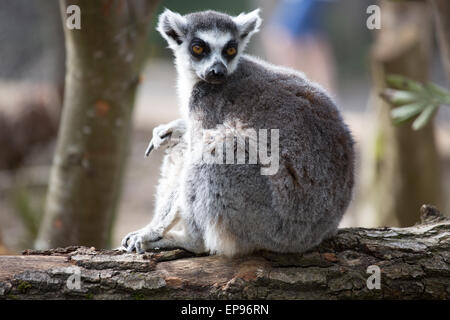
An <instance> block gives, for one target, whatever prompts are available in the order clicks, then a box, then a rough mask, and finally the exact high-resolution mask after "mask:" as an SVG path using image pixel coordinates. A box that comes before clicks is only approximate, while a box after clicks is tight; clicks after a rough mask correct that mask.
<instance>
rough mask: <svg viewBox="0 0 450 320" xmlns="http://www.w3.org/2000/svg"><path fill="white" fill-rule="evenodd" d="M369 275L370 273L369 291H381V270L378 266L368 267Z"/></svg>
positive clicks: (367, 282)
mask: <svg viewBox="0 0 450 320" xmlns="http://www.w3.org/2000/svg"><path fill="white" fill-rule="evenodd" d="M367 273H370V274H371V276H370V277H368V278H367V281H366V284H367V289H369V290H373V289H377V290H380V289H381V270H380V267H379V266H377V265H371V266H368V267H367Z"/></svg>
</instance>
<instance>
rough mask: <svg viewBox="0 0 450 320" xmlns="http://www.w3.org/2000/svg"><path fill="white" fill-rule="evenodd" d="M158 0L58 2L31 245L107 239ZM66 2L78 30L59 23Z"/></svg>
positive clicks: (99, 242) (104, 241)
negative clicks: (42, 171)
mask: <svg viewBox="0 0 450 320" xmlns="http://www.w3.org/2000/svg"><path fill="white" fill-rule="evenodd" d="M157 2H158V1H156V0H155V1H147V0H127V1H110V0H101V1H100V0H99V1H91V0H78V1H76V0H71V1H69V0H66V1H61V2H60V3H61V11H62V16H63V19H62V20H63V24H64V34H65V41H66V50H67V60H66V67H67V73H66V84H65V96H64V108H63V114H62V120H61V126H60V130H59V133H58V142H57V149H56V153H55V157H54V161H53V166H52V171H51V176H50V183H49V191H48V195H47V204H46V209H45V216H44V221H43V223H42V226H41V229H40V234H39V238H38V241H37V242H36V246H37V247H38V248H48V247H57V246H68V245H74V244H77V245H88V246H91V245H93V246H98V247H104V246H106V245H107V242H108V240H109V234H110V229H111V226H112V221H113V217H114V212H115V208H116V204H117V201H118V197H119V193H120V181H121V177H122V175H123V167H124V163H125V158H126V154H127V144H128V135H129V131H130V127H131V112H132V107H133V102H134V96H135V91H136V87H137V85H138V82H139V72H140V67H141V64H142V61H143V51H144V50H143V49H144V47H145V44H146V40H147V34H148V31H149V24H150V18H151V14H152V12H153V11H154V8H155V6H156V4H157ZM69 5H78V6H79V7H80V10H81V30H77V29H74V30H69V29H68V28H67V26H66V16H67V15H66V8H67V7H68V6H69Z"/></svg>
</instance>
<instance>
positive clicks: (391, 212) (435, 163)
mask: <svg viewBox="0 0 450 320" xmlns="http://www.w3.org/2000/svg"><path fill="white" fill-rule="evenodd" d="M381 14H382V28H381V30H379V31H378V33H377V35H376V41H375V44H374V47H373V50H372V55H371V63H372V79H373V100H372V101H371V103H372V107H373V110H374V111H375V113H376V119H377V121H376V128H375V132H374V135H373V137H374V138H373V140H374V141H373V142H372V144H371V149H370V150H367V152H365V154H364V155H363V156H364V159H363V170H362V172H363V175H364V180H365V183H364V184H365V187H364V189H363V190H365V191H364V192H365V194H364V195H362V196H363V197H362V198H363V199H364V202H365V203H369V205H370V206H372V208H373V209H372V210H371V211H369V212H370V214H371V215H373V216H374V217H375V216H376V217H377V219H378V221H373V222H372V223H373V224H374V225H389V226H402V227H405V226H410V225H412V224H414V222H415V221H417V219H418V216H417V210H418V208H420V205H421V204H422V203H432V204H435V205H437V206H438V207H441V208H443V206H444V201H443V197H442V181H441V173H440V170H441V169H440V165H441V164H440V160H439V157H438V154H437V149H436V143H435V138H434V125H433V123H432V122H430V123H429V124H428V125H427V126H426V127H424V128H423V129H421V130H419V131H414V130H412V129H411V125H410V123H406V124H403V125H400V126H394V125H393V123H392V119H391V114H390V112H391V109H392V106H391V105H389V104H388V103H386V102H385V101H384V100H383V99H381V97H380V93H381V92H383V91H384V89H385V88H386V76H387V75H390V74H398V75H403V76H406V77H408V78H411V79H414V80H418V81H426V80H427V79H428V71H429V70H428V69H429V65H430V57H431V49H432V46H431V41H432V32H431V14H430V10H429V6H428V3H426V2H424V3H421V2H408V3H394V2H390V1H381ZM375 213H376V215H375Z"/></svg>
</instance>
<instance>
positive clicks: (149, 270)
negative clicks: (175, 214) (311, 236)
mask: <svg viewBox="0 0 450 320" xmlns="http://www.w3.org/2000/svg"><path fill="white" fill-rule="evenodd" d="M422 212H423V217H424V218H423V221H422V222H423V223H422V224H420V225H417V226H414V227H410V228H404V229H399V228H378V229H363V228H349V229H341V230H339V233H338V235H337V236H336V237H334V238H333V239H330V240H327V241H325V242H324V243H322V244H321V245H319V246H318V247H317V248H315V249H314V250H312V251H309V252H307V253H304V254H276V253H270V252H260V253H258V254H254V255H252V256H249V257H241V258H233V259H230V258H223V257H218V256H198V257H193V255H192V254H190V253H188V252H186V251H182V250H173V251H162V252H148V253H146V254H144V255H138V254H134V253H131V254H130V253H121V252H119V251H107V250H95V249H94V248H87V247H69V248H60V249H52V250H47V251H25V252H24V254H25V256H3V257H0V299H74V298H79V299H449V298H450V219H448V218H444V217H443V216H442V215H440V214H439V212H438V211H437V210H436V209H435V208H433V207H429V206H423V207H422ZM369 267H370V268H369ZM376 267H379V270H380V273H379V275H380V278H379V279H380V287H379V289H377V288H376V287H375V288H373V287H370V288H371V289H369V286H368V285H367V284H368V283H370V284H373V283H376V282H372V279H369V277H372V276H374V275H375V274H372V273H373V271H372V272H368V269H369V270H371V269H372V268H376Z"/></svg>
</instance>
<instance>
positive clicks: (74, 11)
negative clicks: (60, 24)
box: [66, 4, 81, 30]
mask: <svg viewBox="0 0 450 320" xmlns="http://www.w3.org/2000/svg"><path fill="white" fill-rule="evenodd" d="M66 13H67V18H66V27H67V29H69V30H74V29H76V30H80V29H81V9H80V7H79V6H77V5H75V4H73V5H70V6H68V7H67V9H66Z"/></svg>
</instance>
